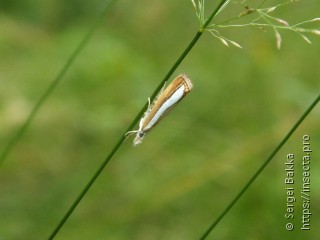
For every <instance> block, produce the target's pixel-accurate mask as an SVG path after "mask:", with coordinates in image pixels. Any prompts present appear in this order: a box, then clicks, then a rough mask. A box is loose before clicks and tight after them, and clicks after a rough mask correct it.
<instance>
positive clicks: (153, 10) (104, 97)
mask: <svg viewBox="0 0 320 240" xmlns="http://www.w3.org/2000/svg"><path fill="white" fill-rule="evenodd" d="M207 2H208V3H207V9H206V10H207V11H208V13H209V12H210V11H211V9H213V8H214V7H215V6H216V5H217V3H218V1H207ZM267 2H268V6H273V5H275V3H276V2H278V1H273V2H272V1H267ZM255 4H257V3H256V2H255V1H252V2H249V1H248V2H247V5H248V6H250V7H251V6H252V7H254V6H256V5H255ZM0 6H1V10H0V11H1V12H0V31H1V34H0V56H1V58H0V83H1V88H0V89H1V90H0V99H1V101H0V114H1V115H0V116H1V117H0V126H1V128H0V141H1V142H0V144H1V149H0V150H1V151H2V150H3V148H4V146H5V145H6V144H7V143H8V141H9V140H10V139H11V138H12V137H13V135H14V134H15V133H16V131H17V129H18V128H19V127H20V126H21V125H22V124H23V122H24V121H25V120H26V118H27V116H28V114H29V113H30V111H31V109H32V108H33V106H34V105H35V103H36V102H37V100H38V99H39V98H40V96H41V95H42V94H43V93H44V91H45V90H46V89H47V87H48V86H49V84H50V83H51V81H52V80H53V79H54V77H55V76H56V75H57V74H58V72H59V71H60V70H61V68H62V67H63V66H64V64H65V63H66V61H67V59H68V57H69V56H70V55H71V54H72V52H73V51H74V49H75V48H76V46H77V45H78V44H79V42H80V41H81V40H82V38H83V36H84V35H85V34H86V33H87V31H88V29H89V27H90V26H91V25H92V23H93V22H94V20H95V19H96V18H97V17H98V15H99V14H100V11H101V9H102V8H103V7H104V3H103V1H98V0H94V1H84V0H82V1H81V0H72V1H62V0H45V1H35V0H25V1H17V0H1V1H0ZM319 10H320V6H319V3H318V1H315V0H314V1H301V2H298V3H295V4H290V5H287V6H285V7H283V8H281V9H279V10H278V11H275V12H274V16H277V17H281V18H283V19H285V20H287V21H288V22H289V23H292V24H294V23H298V22H302V21H304V20H307V19H312V18H315V17H320V16H319ZM242 11H244V7H243V6H240V5H239V4H231V5H230V9H226V10H225V11H224V12H222V13H221V14H220V16H219V17H218V19H220V20H222V19H229V18H231V17H234V16H236V15H237V14H239V12H242ZM244 21H245V20H244ZM309 26H310V27H318V29H319V23H314V24H313V25H307V27H309ZM197 29H198V22H197V19H196V16H195V13H194V10H193V7H192V4H191V2H190V1H188V0H185V1H147V0H141V1H117V2H116V3H115V4H114V5H113V6H112V7H111V9H110V10H109V12H108V13H107V15H106V16H105V18H104V20H103V23H102V24H101V25H100V26H99V28H98V29H97V30H96V32H95V34H94V35H93V37H92V38H91V39H90V42H89V43H88V45H87V46H86V47H85V49H84V51H83V52H82V53H81V54H80V56H79V57H78V58H77V60H76V61H75V63H74V64H73V65H72V67H71V68H70V69H69V70H68V72H67V74H66V75H65V77H64V78H63V80H62V82H61V83H60V84H59V85H58V87H57V88H56V89H55V90H54V92H53V94H52V95H51V96H50V97H49V99H48V100H47V101H46V103H45V104H44V105H43V106H42V108H41V110H40V111H39V112H38V115H37V116H36V118H35V119H34V121H33V122H32V124H31V125H30V127H29V128H28V130H27V131H26V133H25V134H24V135H23V137H22V139H21V140H20V141H19V142H18V144H17V145H16V147H15V148H14V149H13V151H12V152H11V153H10V154H9V156H8V158H7V159H6V160H5V161H4V162H3V163H2V164H1V166H0V214H1V217H0V240H6V239H46V238H47V237H48V236H49V235H50V233H51V232H52V231H53V229H54V228H55V226H56V225H57V224H58V222H59V221H60V219H61V218H62V216H63V215H64V214H65V212H66V210H67V209H68V208H69V206H70V205H71V204H72V202H73V201H74V199H75V198H76V197H77V196H78V194H79V193H80V191H81V190H82V189H83V187H84V186H85V184H86V183H87V182H88V180H89V179H90V178H91V176H92V175H93V174H94V172H95V171H96V169H97V168H98V166H99V165H100V164H101V162H102V161H103V159H104V158H105V157H106V155H107V154H108V153H109V152H110V150H111V149H112V147H113V146H114V144H115V143H116V142H117V141H118V139H119V138H120V137H121V135H122V134H123V133H124V131H125V130H126V128H127V127H128V125H129V124H130V123H131V121H132V120H133V119H134V117H135V116H136V114H137V113H138V111H140V109H141V107H142V106H143V105H144V104H145V103H146V101H147V98H148V97H149V96H150V95H151V94H152V92H153V91H154V89H155V88H156V86H157V85H158V84H159V82H160V81H161V80H162V79H163V77H164V75H165V74H166V73H167V71H168V70H169V69H170V67H171V66H172V64H173V63H174V62H175V61H176V59H177V58H178V56H179V55H180V54H181V53H182V51H183V50H184V49H185V47H186V46H187V44H188V43H189V42H190V40H191V39H192V38H193V36H194V34H195V33H196V31H197ZM221 33H222V34H223V35H224V36H225V37H228V38H230V39H232V40H234V41H236V42H238V43H240V44H241V45H242V46H243V49H238V48H235V47H229V48H228V47H225V46H224V45H222V43H221V42H220V41H219V40H217V39H215V38H213V37H212V36H211V35H210V34H209V33H205V34H204V35H203V36H202V37H201V39H200V40H199V42H198V43H197V44H196V46H195V47H194V49H193V50H192V51H191V53H190V54H189V55H188V56H187V58H186V59H185V60H184V61H183V63H182V64H181V65H180V67H179V68H178V70H177V71H176V73H175V74H174V75H175V76H176V75H178V74H179V73H181V72H184V73H186V74H188V75H189V76H190V78H191V79H192V80H193V83H194V89H193V91H192V92H191V93H190V94H189V95H188V96H187V97H186V98H185V99H184V100H183V101H182V102H181V103H180V104H179V106H177V107H176V108H175V109H174V111H172V112H171V113H170V115H169V116H168V117H167V118H165V119H164V120H163V121H162V122H161V123H160V124H159V125H158V126H157V127H156V128H155V129H154V130H153V131H152V132H150V133H149V134H148V135H147V136H146V138H145V140H144V142H143V144H142V145H141V146H140V147H139V148H133V147H132V146H131V144H132V138H130V139H128V140H127V141H126V142H125V143H124V144H123V145H122V147H121V148H120V150H119V151H118V152H117V153H116V154H115V156H114V158H113V159H112V160H111V161H110V163H109V165H108V166H107V168H106V169H105V170H104V171H103V173H102V175H101V176H100V177H99V178H98V180H97V181H96V182H95V184H94V185H93V187H92V188H91V190H90V191H89V192H88V194H87V195H86V196H85V198H84V199H83V201H82V202H81V203H80V205H79V206H78V207H77V208H76V210H75V212H74V213H73V214H72V215H71V217H70V219H69V220H68V221H67V222H66V224H65V226H64V227H63V228H62V229H61V231H60V232H59V233H58V235H57V237H56V239H61V240H62V239H142V240H144V239H198V238H199V237H200V236H201V235H202V234H203V233H204V231H205V230H206V229H207V227H208V226H209V224H210V223H211V222H212V221H213V220H215V219H216V217H217V216H219V214H220V213H221V212H222V211H223V210H224V209H225V207H226V206H227V204H228V203H229V202H230V201H231V200H232V199H233V198H234V196H235V195H236V194H237V193H238V192H239V191H240V189H241V188H242V186H243V185H244V184H245V183H246V182H247V181H248V179H249V178H250V177H251V176H252V175H253V174H254V172H255V171H256V169H257V168H258V167H259V166H260V165H261V164H262V163H263V161H264V160H265V159H266V158H267V156H268V155H269V154H270V153H271V151H272V150H273V149H274V147H275V146H276V145H277V144H278V143H279V142H280V140H281V139H282V138H283V137H284V135H285V134H286V133H287V132H288V130H289V129H290V128H291V127H292V126H293V124H294V123H295V122H296V121H297V119H298V118H299V117H300V115H301V114H302V113H303V112H304V111H305V110H306V109H307V107H308V106H309V105H310V104H311V102H312V101H313V99H315V98H316V96H317V95H318V94H319V76H320V67H319V52H320V44H319V43H320V41H319V40H320V36H316V35H308V37H310V40H311V41H312V42H313V44H312V45H309V44H307V43H306V42H305V41H304V40H303V39H302V38H301V37H300V36H298V35H297V34H295V33H293V32H290V31H281V34H282V37H283V45H282V49H281V50H277V49H276V43H275V38H274V33H273V31H272V30H270V29H263V30H260V29H257V28H233V29H223V30H221ZM175 76H173V77H175ZM319 118H320V109H319V106H317V107H316V109H315V110H314V111H313V112H312V113H311V114H310V116H309V117H308V118H307V119H306V120H305V121H304V122H303V123H302V125H301V126H300V127H299V129H298V130H297V131H296V132H295V134H294V135H293V136H292V137H291V139H290V140H289V142H288V143H287V144H286V145H285V147H284V148H283V149H282V150H281V151H280V152H279V153H278V154H277V155H276V157H275V158H274V159H273V161H272V162H271V164H270V165H269V166H268V167H267V168H266V169H265V171H264V172H263V173H262V174H261V175H260V176H259V178H258V179H257V181H255V183H254V184H253V185H252V187H251V188H250V189H249V191H248V192H246V193H245V195H244V196H243V197H242V198H241V200H240V201H239V202H238V203H237V204H236V205H235V207H234V208H233V209H232V210H231V211H230V212H229V213H228V214H227V215H226V216H225V218H224V219H223V220H222V221H221V222H220V224H219V225H218V226H217V227H216V228H215V229H214V231H213V232H212V233H211V235H210V236H209V237H208V239H271V238H275V239H288V238H289V237H290V239H302V238H303V239H316V236H318V233H317V232H318V231H317V229H319V227H320V221H319V219H320V216H319V212H320V208H319V202H320V185H319V183H320V181H319V176H320V171H319V165H320V164H319V162H318V161H317V160H319V159H320V150H319V146H320V128H319ZM304 134H308V135H309V136H310V137H311V141H310V143H311V148H312V149H313V153H312V164H311V175H312V177H311V179H312V181H311V211H312V212H313V215H312V218H311V230H310V231H301V230H300V227H301V213H302V209H301V204H302V202H301V198H300V194H299V192H300V189H301V185H302V170H301V167H302V164H301V158H302V155H303V152H302V136H303V135H304ZM288 153H294V154H295V155H296V158H295V185H294V187H295V191H296V194H295V197H296V198H297V202H296V203H295V219H294V221H293V222H294V223H295V230H294V231H292V232H289V231H287V230H286V229H285V224H286V223H287V222H288V220H286V219H285V217H284V214H285V213H286V212H285V211H286V191H285V190H284V188H285V187H287V186H286V185H285V184H284V178H285V174H286V172H285V162H286V155H287V154H288Z"/></svg>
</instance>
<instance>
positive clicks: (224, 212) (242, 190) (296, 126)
mask: <svg viewBox="0 0 320 240" xmlns="http://www.w3.org/2000/svg"><path fill="white" fill-rule="evenodd" d="M319 101H320V95H318V97H317V98H316V99H315V100H314V101H313V102H312V103H311V105H310V106H309V107H308V109H307V110H306V111H305V112H304V113H303V114H302V116H301V117H300V118H299V119H298V121H297V122H296V123H295V124H294V126H293V127H292V128H291V129H290V131H289V132H288V133H287V135H286V136H285V137H284V138H283V139H282V141H281V142H280V143H279V144H278V146H276V148H275V149H274V150H273V151H272V152H271V154H270V156H269V157H268V158H267V159H266V160H265V161H264V163H263V164H262V165H261V166H260V168H259V169H258V170H257V171H256V173H255V174H254V175H253V176H252V177H251V178H250V179H249V181H248V182H247V183H246V184H245V185H244V187H243V188H242V189H241V190H240V192H239V193H238V194H237V195H236V196H235V198H234V199H233V200H232V201H231V202H230V203H229V205H228V206H227V207H226V208H225V210H224V211H223V212H222V213H221V214H220V215H219V216H218V217H217V219H216V220H215V221H214V222H213V223H212V224H211V225H210V226H209V227H208V229H207V230H206V231H205V232H204V234H203V235H202V236H201V237H200V240H204V239H206V238H207V237H208V235H209V234H210V233H211V231H212V230H213V229H214V228H215V227H216V226H217V225H218V223H219V222H220V221H221V220H222V219H223V218H224V216H225V215H226V214H227V213H228V212H229V211H230V209H231V208H232V207H233V206H234V205H235V204H236V203H237V202H238V200H239V199H240V198H241V196H242V195H243V194H244V193H245V192H246V191H247V190H248V188H249V187H250V186H251V185H252V183H253V182H254V181H255V180H256V179H257V177H258V176H259V175H260V173H261V172H262V171H263V170H264V169H265V168H266V167H267V165H268V164H269V163H270V162H271V160H272V159H273V158H274V156H275V155H276V154H277V153H278V152H279V150H280V149H281V148H282V147H283V146H284V144H285V143H286V142H287V141H288V140H289V138H290V137H291V135H292V134H293V133H294V132H295V131H296V129H297V128H298V127H299V126H300V124H301V123H302V122H303V121H304V119H305V118H306V117H307V116H308V115H309V113H310V112H311V111H312V109H313V108H314V107H315V106H316V105H317V104H318V102H319Z"/></svg>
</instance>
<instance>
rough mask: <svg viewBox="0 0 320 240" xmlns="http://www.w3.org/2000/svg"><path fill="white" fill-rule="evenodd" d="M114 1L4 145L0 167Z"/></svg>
mask: <svg viewBox="0 0 320 240" xmlns="http://www.w3.org/2000/svg"><path fill="white" fill-rule="evenodd" d="M114 1H115V0H110V1H108V2H107V3H106V5H105V8H104V9H103V11H102V12H101V14H100V15H99V17H98V18H97V20H96V21H95V22H94V23H93V25H92V26H91V28H90V29H89V31H88V32H87V34H86V35H85V36H84V38H83V39H82V41H81V42H80V43H79V45H78V46H77V48H76V49H75V50H74V51H73V53H72V54H71V56H70V57H69V59H68V60H67V62H66V63H65V64H64V66H63V67H62V69H61V70H60V72H59V73H58V75H57V76H56V77H55V78H54V79H53V81H52V82H51V83H50V85H49V86H48V88H47V89H46V90H45V92H44V93H43V95H42V96H41V97H40V98H39V100H38V101H37V102H36V104H35V106H34V107H33V109H32V110H31V112H30V114H29V116H28V117H27V119H26V120H25V122H24V123H23V124H22V126H21V127H20V128H19V129H18V130H17V132H16V133H15V134H14V136H13V137H12V138H11V140H9V142H8V143H7V144H6V145H5V147H4V149H3V151H2V153H1V155H0V165H1V164H2V163H3V162H4V161H5V159H6V158H7V157H8V155H9V153H10V152H11V151H12V149H13V148H14V147H15V145H16V144H17V143H18V141H19V140H20V139H21V137H22V136H23V134H24V133H25V131H26V130H27V129H28V127H29V126H30V124H31V122H32V121H33V119H34V118H35V116H36V115H37V113H38V112H39V110H40V109H41V107H42V105H43V104H44V103H45V101H46V100H47V99H48V98H49V96H50V95H51V93H52V92H53V90H54V89H55V88H56V87H57V86H58V84H59V83H60V82H61V80H62V79H63V77H64V75H65V74H66V72H67V71H68V70H69V68H70V67H71V65H72V64H73V62H74V61H75V59H76V58H77V57H78V56H79V54H80V53H81V51H82V50H83V49H84V47H85V46H86V45H87V43H88V41H89V40H90V39H91V37H92V35H93V33H94V32H95V30H96V28H97V27H98V26H99V24H100V23H101V21H102V19H103V17H104V15H105V14H106V12H107V10H108V9H109V7H110V5H111V4H112V3H113V2H114Z"/></svg>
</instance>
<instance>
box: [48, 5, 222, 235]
mask: <svg viewBox="0 0 320 240" xmlns="http://www.w3.org/2000/svg"><path fill="white" fill-rule="evenodd" d="M226 1H228V0H222V1H221V2H220V3H219V5H218V6H217V7H216V8H215V10H214V11H213V12H212V14H211V15H210V17H209V18H208V19H207V20H206V22H205V23H204V24H203V26H202V27H201V28H200V29H199V30H198V32H197V33H196V35H195V36H194V38H193V39H192V40H191V42H190V43H189V44H188V46H187V47H186V49H185V50H184V51H183V53H182V54H181V55H180V57H179V58H178V59H177V60H176V62H175V63H174V64H173V66H172V67H171V69H170V70H169V71H168V73H167V74H166V75H165V77H164V79H163V80H162V81H161V82H160V84H159V85H158V87H157V88H156V89H155V91H154V92H153V94H152V96H151V99H154V98H155V97H156V95H157V93H158V92H159V91H160V90H161V88H162V87H163V85H164V83H165V82H166V81H167V80H168V79H169V78H170V76H171V75H172V74H173V72H174V71H175V70H176V69H177V67H178V66H179V65H180V64H181V62H182V61H183V59H184V58H185V57H186V56H187V55H188V53H189V52H190V51H191V49H192V48H193V47H194V45H195V44H196V43H197V41H198V40H199V38H200V37H201V35H202V33H203V29H205V28H206V27H207V26H208V24H209V23H210V21H211V19H212V18H213V17H214V16H215V15H216V14H217V12H218V11H219V9H220V8H221V7H222V6H223V5H224V3H225V2H226ZM147 106H148V103H146V104H145V105H144V106H143V108H142V109H141V110H140V112H139V113H138V114H137V116H136V117H135V118H134V120H133V121H132V123H131V124H130V125H129V127H128V128H127V130H126V131H125V132H124V133H123V134H122V135H121V137H120V139H119V140H118V142H117V143H116V144H115V146H114V147H113V148H112V150H111V152H110V153H109V154H108V155H107V157H106V158H105V160H104V161H103V162H102V164H101V165H100V166H99V168H98V170H97V171H96V172H95V174H94V175H93V176H92V178H91V179H90V180H89V182H88V183H87V184H86V186H85V187H84V188H83V190H82V191H81V193H80V194H79V195H78V197H77V198H76V199H75V201H74V202H73V203H72V205H71V206H70V208H69V209H68V210H67V212H66V213H65V215H64V216H63V218H62V219H61V220H60V222H59V223H58V225H57V226H56V228H55V229H54V230H53V232H52V233H51V235H50V236H49V238H48V239H49V240H51V239H54V237H55V236H56V234H57V233H58V232H59V230H60V229H61V228H62V227H63V225H64V223H65V222H66V221H67V220H68V218H69V217H70V215H71V214H72V212H73V211H74V210H75V208H76V207H77V206H78V204H79V203H80V202H81V200H82V198H83V197H84V196H85V195H86V193H87V192H88V191H89V189H90V188H91V186H92V185H93V183H94V182H95V180H96V179H97V178H98V177H99V175H100V173H101V172H102V170H103V169H104V168H105V167H106V166H107V164H108V163H109V161H110V159H111V158H112V157H113V156H114V154H115V153H116V152H117V151H118V149H119V148H120V146H121V145H122V143H123V142H124V140H125V133H127V132H128V131H130V130H131V129H132V128H133V127H134V126H135V125H136V124H137V123H138V121H139V120H140V118H141V117H142V115H143V114H144V112H145V110H146V108H147Z"/></svg>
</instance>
